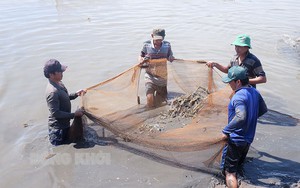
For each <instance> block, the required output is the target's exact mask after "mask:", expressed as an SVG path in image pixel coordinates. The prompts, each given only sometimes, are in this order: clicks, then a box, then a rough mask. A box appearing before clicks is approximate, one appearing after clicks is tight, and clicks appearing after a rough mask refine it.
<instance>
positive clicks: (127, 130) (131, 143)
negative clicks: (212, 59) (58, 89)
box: [82, 60, 231, 172]
mask: <svg viewBox="0 0 300 188" xmlns="http://www.w3.org/2000/svg"><path fill="white" fill-rule="evenodd" d="M162 63H164V64H163V65H162ZM163 66H165V67H164V68H162V67H163ZM147 69H148V70H149V69H152V70H151V71H155V74H156V75H157V76H162V77H165V76H166V75H167V77H168V99H167V101H166V102H164V103H162V104H161V105H160V106H158V107H155V108H148V107H147V105H146V94H145V86H144V85H145V79H144V78H143V76H144V73H145V70H147ZM224 86H225V85H224V84H222V83H221V79H220V75H218V74H217V72H215V71H214V70H213V69H210V68H208V67H207V66H206V65H205V62H203V61H191V60H175V61H173V62H172V63H170V62H166V60H154V61H150V62H149V63H148V66H147V68H141V67H139V66H138V65H136V66H133V67H132V68H130V69H128V70H126V71H124V72H122V73H121V74H119V75H117V76H115V77H113V78H111V79H108V80H106V81H104V82H101V83H99V84H97V85H94V86H92V87H89V88H87V93H86V94H85V95H84V96H83V97H82V106H83V108H84V110H85V115H86V116H87V117H88V118H89V119H90V120H91V121H92V122H93V123H94V124H97V125H100V126H102V127H104V128H105V129H106V130H109V132H110V133H112V134H108V135H107V137H110V136H111V137H114V138H116V139H117V140H118V142H117V143H115V145H116V146H119V147H122V148H126V149H127V150H129V151H134V152H137V153H140V154H142V155H143V156H147V157H149V158H152V159H154V160H156V161H161V162H165V163H167V164H170V165H174V166H179V167H184V168H187V169H192V170H197V171H201V170H202V171H207V172H217V171H218V169H219V161H220V156H221V155H220V154H221V150H222V147H223V145H224V143H223V141H221V130H222V128H223V126H224V125H226V121H227V104H228V102H229V96H230V94H231V90H230V89H229V87H224ZM100 134H101V133H99V135H100Z"/></svg>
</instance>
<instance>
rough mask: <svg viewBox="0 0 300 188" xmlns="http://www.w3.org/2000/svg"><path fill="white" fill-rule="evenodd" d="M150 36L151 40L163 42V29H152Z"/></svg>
mask: <svg viewBox="0 0 300 188" xmlns="http://www.w3.org/2000/svg"><path fill="white" fill-rule="evenodd" d="M151 36H152V38H153V40H164V38H165V36H166V32H165V30H164V29H153V31H152V34H151Z"/></svg>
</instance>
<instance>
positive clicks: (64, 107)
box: [46, 80, 77, 129]
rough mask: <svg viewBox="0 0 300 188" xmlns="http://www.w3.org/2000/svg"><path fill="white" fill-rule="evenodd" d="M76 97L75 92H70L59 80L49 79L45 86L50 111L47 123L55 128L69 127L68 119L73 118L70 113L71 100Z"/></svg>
mask: <svg viewBox="0 0 300 188" xmlns="http://www.w3.org/2000/svg"><path fill="white" fill-rule="evenodd" d="M75 98H77V95H76V94H75V93H73V94H70V95H69V93H68V90H67V89H66V87H65V86H64V85H63V83H62V82H61V83H60V84H57V83H55V82H52V81H50V80H49V83H48V85H47V88H46V100H47V105H48V108H49V111H50V114H49V119H48V125H49V126H50V127H55V128H60V129H63V128H67V127H70V119H73V118H74V113H71V101H70V100H73V99H75Z"/></svg>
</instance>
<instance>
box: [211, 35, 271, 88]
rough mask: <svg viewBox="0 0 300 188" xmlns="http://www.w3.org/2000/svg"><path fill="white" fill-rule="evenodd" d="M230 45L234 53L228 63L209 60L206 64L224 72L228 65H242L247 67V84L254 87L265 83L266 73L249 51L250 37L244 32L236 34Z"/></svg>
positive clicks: (226, 70)
mask: <svg viewBox="0 0 300 188" xmlns="http://www.w3.org/2000/svg"><path fill="white" fill-rule="evenodd" d="M231 45H235V51H236V55H235V56H234V57H233V58H232V59H231V60H230V63H229V65H227V66H223V65H221V64H219V63H216V62H212V61H209V62H207V66H208V67H211V68H213V67H216V68H217V69H219V70H220V71H222V72H224V73H227V72H228V70H229V68H230V67H233V66H242V67H244V68H246V69H247V73H248V77H249V84H251V85H252V86H253V87H256V84H260V83H266V82H267V78H266V73H265V72H264V70H263V68H262V64H261V62H260V60H259V59H258V58H257V57H256V56H255V55H253V54H252V53H250V51H249V49H251V41H250V37H249V36H248V35H246V34H242V35H238V36H237V37H236V39H235V41H234V42H233V43H232V44H231Z"/></svg>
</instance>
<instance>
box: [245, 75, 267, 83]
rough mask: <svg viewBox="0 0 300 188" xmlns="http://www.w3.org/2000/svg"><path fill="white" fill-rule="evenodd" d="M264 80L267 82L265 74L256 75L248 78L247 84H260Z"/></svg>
mask: <svg viewBox="0 0 300 188" xmlns="http://www.w3.org/2000/svg"><path fill="white" fill-rule="evenodd" d="M266 82H267V77H265V76H258V77H256V78H250V79H249V84H261V83H266Z"/></svg>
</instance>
